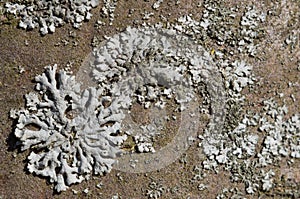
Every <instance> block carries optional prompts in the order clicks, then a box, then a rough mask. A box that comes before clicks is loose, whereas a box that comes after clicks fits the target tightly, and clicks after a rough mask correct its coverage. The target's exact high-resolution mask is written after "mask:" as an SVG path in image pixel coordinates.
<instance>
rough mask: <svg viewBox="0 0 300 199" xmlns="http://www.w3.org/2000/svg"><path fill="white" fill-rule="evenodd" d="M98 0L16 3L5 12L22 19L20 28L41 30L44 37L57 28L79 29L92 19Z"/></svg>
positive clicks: (6, 8)
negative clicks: (68, 25) (70, 25)
mask: <svg viewBox="0 0 300 199" xmlns="http://www.w3.org/2000/svg"><path fill="white" fill-rule="evenodd" d="M98 4H99V1H98V0H87V1H80V0H79V1H78V0H75V1H65V2H60V1H40V2H35V1H25V2H24V1H16V2H14V3H12V2H7V3H6V4H5V12H7V13H9V14H13V15H14V16H16V17H17V16H18V17H20V18H21V20H20V22H19V27H20V28H23V29H26V30H31V29H34V28H37V27H38V28H39V30H40V32H41V34H42V35H45V34H48V33H54V32H55V29H56V27H59V26H62V25H64V24H65V23H71V24H72V25H73V27H74V28H79V27H80V26H81V25H82V22H83V21H87V20H90V19H91V16H92V14H91V10H92V8H95V7H96V6H97V5H98Z"/></svg>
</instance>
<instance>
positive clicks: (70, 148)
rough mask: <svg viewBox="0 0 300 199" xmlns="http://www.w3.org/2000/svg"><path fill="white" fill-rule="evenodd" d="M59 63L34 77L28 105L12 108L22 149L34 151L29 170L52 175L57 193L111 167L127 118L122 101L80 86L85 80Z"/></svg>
mask: <svg viewBox="0 0 300 199" xmlns="http://www.w3.org/2000/svg"><path fill="white" fill-rule="evenodd" d="M56 69H57V66H56V65H54V66H48V67H46V71H45V73H43V74H42V75H39V76H37V77H36V78H35V81H36V82H37V85H36V90H37V91H38V92H32V93H29V94H27V95H26V108H25V109H24V108H23V109H21V110H12V111H11V113H10V116H11V117H12V118H14V119H16V121H17V125H16V127H15V129H14V134H15V136H16V137H17V138H18V139H19V144H20V145H21V150H22V151H24V150H30V151H31V153H30V155H29V156H28V164H27V167H26V168H27V169H28V171H29V172H30V173H35V174H37V175H40V176H44V177H47V178H49V180H50V182H51V183H54V184H55V187H54V188H55V190H56V191H57V192H61V191H65V190H66V189H67V188H68V186H70V185H71V184H74V183H80V182H82V181H83V180H85V179H88V178H89V176H90V174H100V175H103V174H105V173H107V172H109V171H110V170H111V169H112V165H113V164H114V162H115V158H116V155H117V153H119V152H120V150H119V147H118V146H119V145H120V144H122V142H123V141H124V140H125V139H126V136H125V135H123V136H118V130H119V128H120V120H121V119H122V117H123V114H122V112H120V107H121V106H122V105H121V104H119V102H118V101H111V102H110V106H108V107H106V106H104V105H103V103H104V101H107V100H110V99H107V98H106V97H101V94H102V90H101V89H98V90H96V89H95V88H88V89H85V90H83V91H81V90H80V84H79V83H77V82H76V81H75V77H74V76H71V75H70V74H68V73H67V72H65V71H64V70H61V71H59V72H58V73H57V72H56Z"/></svg>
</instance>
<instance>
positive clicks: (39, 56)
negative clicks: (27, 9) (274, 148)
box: [0, 0, 300, 199]
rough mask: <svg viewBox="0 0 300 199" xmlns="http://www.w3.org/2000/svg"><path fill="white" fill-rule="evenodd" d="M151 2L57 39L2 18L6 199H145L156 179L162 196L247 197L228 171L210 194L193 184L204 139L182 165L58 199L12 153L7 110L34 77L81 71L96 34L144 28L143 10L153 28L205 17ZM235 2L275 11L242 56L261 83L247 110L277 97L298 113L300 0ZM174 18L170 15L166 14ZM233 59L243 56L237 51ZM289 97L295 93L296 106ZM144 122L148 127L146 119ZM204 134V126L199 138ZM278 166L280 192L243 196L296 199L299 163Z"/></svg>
mask: <svg viewBox="0 0 300 199" xmlns="http://www.w3.org/2000/svg"><path fill="white" fill-rule="evenodd" d="M153 2H154V1H153V0H150V1H149V2H146V1H142V0H140V1H138V2H137V1H134V0H130V1H125V0H121V1H119V2H118V6H117V9H116V12H115V21H114V22H113V25H112V26H109V25H105V26H101V27H100V28H99V29H96V28H95V27H94V24H95V22H96V21H97V20H98V19H99V18H101V17H99V13H100V8H101V6H102V5H101V4H100V6H99V7H98V8H97V9H95V10H93V11H92V13H93V17H92V20H91V21H89V22H88V23H84V24H83V26H82V27H81V28H80V30H75V29H73V28H71V25H69V24H68V25H65V26H64V27H62V28H57V29H56V32H55V33H54V34H49V35H46V36H44V37H41V36H40V34H39V33H38V30H34V31H24V30H20V29H17V28H16V24H17V23H16V21H15V20H13V19H10V20H7V19H6V18H5V17H4V16H1V15H0V23H2V24H1V25H0V68H1V72H0V107H1V111H0V122H1V125H0V185H1V186H0V198H1V197H2V198H71V197H75V195H74V194H73V192H72V189H74V190H77V191H78V193H77V196H76V197H86V198H111V197H112V196H114V195H117V194H118V195H119V196H121V197H122V198H137V199H139V198H147V196H146V193H147V191H146V190H147V189H149V187H148V186H149V184H150V183H151V182H152V181H154V182H156V183H160V184H161V185H162V186H163V187H164V188H165V189H164V192H163V195H162V197H161V198H188V197H190V198H215V197H216V195H217V194H219V193H221V192H222V189H223V188H232V187H238V188H239V189H240V190H241V192H242V193H244V192H245V191H244V184H243V183H240V184H237V183H231V182H230V176H229V175H230V173H228V172H226V171H222V170H221V172H220V173H218V174H215V173H211V174H209V176H208V177H206V178H205V180H204V181H203V182H204V183H205V184H206V185H207V186H208V188H207V189H205V190H204V191H199V190H198V184H199V182H197V181H196V182H192V181H191V179H192V178H193V176H194V175H195V173H194V171H193V170H194V167H195V166H196V165H199V164H200V163H201V161H202V159H201V158H199V157H200V156H201V157H202V155H200V153H201V149H200V148H198V147H197V142H199V141H196V142H195V143H194V144H193V145H192V146H191V147H190V148H189V150H188V151H187V152H186V155H185V156H183V157H182V158H181V159H180V160H181V161H179V160H178V161H176V162H174V163H173V164H171V165H169V166H168V167H166V168H164V169H162V170H160V171H156V172H151V173H146V174H131V173H123V172H119V171H115V170H113V171H112V172H111V173H109V174H108V175H106V176H104V177H92V179H91V180H89V181H87V182H83V183H81V184H79V185H74V186H72V187H71V188H70V189H69V190H68V191H66V192H63V193H61V194H60V195H55V194H53V189H52V185H49V184H48V183H47V180H46V179H42V178H39V177H35V176H34V175H31V174H28V173H27V172H24V168H25V165H26V157H27V155H28V152H25V153H18V150H17V149H12V148H10V146H13V144H14V143H15V140H14V138H13V136H11V135H10V134H11V132H12V126H13V121H12V120H11V119H9V118H8V113H9V110H10V109H12V108H19V107H22V106H24V99H23V96H24V94H26V93H28V92H30V91H32V90H33V86H34V84H33V83H32V80H33V77H34V76H36V75H37V74H41V73H42V71H43V70H44V69H43V68H44V66H46V65H49V64H51V65H53V64H55V63H57V64H58V66H59V67H65V66H66V65H67V64H70V63H71V64H72V67H71V69H72V70H73V71H74V72H76V71H77V70H78V68H79V66H80V64H81V62H82V60H83V59H84V58H85V57H86V56H87V55H88V54H89V53H90V51H91V49H92V47H91V41H92V39H93V37H94V36H96V37H97V38H99V39H101V40H103V39H102V36H103V35H113V34H115V33H117V32H118V31H119V30H122V29H124V28H125V27H126V26H128V25H132V26H133V25H138V24H142V22H143V20H142V19H141V18H142V16H143V15H142V14H141V13H144V12H145V11H148V12H153V13H154V16H153V17H151V18H150V19H149V20H148V22H149V23H154V22H158V21H160V20H162V19H161V18H160V17H159V16H160V15H164V16H165V17H167V18H168V20H169V21H173V20H174V19H176V18H177V17H179V16H182V15H184V14H189V13H192V14H193V15H194V17H195V18H196V19H199V18H200V17H201V11H202V9H203V8H202V7H201V5H200V7H197V3H195V1H190V0H186V1H184V0H181V1H180V3H179V4H178V5H177V6H175V3H174V2H173V1H167V0H165V1H164V2H163V3H162V4H161V7H160V8H159V9H158V11H154V10H153V9H152V8H151V6H152V4H153ZM200 4H201V2H200ZM231 4H239V6H240V8H241V9H243V8H244V7H245V6H246V5H248V4H255V5H256V8H257V9H258V10H264V11H268V10H269V11H270V12H272V13H273V14H270V15H268V16H267V20H266V22H265V23H264V24H263V26H264V29H265V30H266V31H265V37H263V38H262V39H261V40H258V41H257V42H259V43H260V48H259V49H258V53H257V54H258V55H257V56H256V57H254V58H252V57H247V56H244V55H243V56H244V57H243V59H245V60H247V62H248V63H250V64H252V65H253V67H254V71H255V74H256V76H257V77H258V80H259V85H258V86H255V90H254V91H248V90H245V91H244V93H245V96H246V98H247V100H248V102H247V105H246V106H245V109H249V110H255V111H260V110H261V101H262V100H265V99H268V98H270V97H274V98H275V99H276V100H278V101H281V102H282V101H284V100H285V103H286V104H287V106H288V107H289V110H290V112H289V113H290V114H293V113H296V112H299V110H300V104H299V100H300V92H299V89H300V87H299V82H300V79H299V76H300V71H299V64H300V49H299V39H300V38H299V28H300V26H299V25H300V24H299V21H298V20H299V13H300V3H299V1H293V0H286V1H284V0H282V1H267V0H266V1H257V2H250V3H249V2H248V1H238V2H235V1H232V2H228V4H227V5H226V6H227V7H228V8H230V7H231V6H232V5H231ZM129 9H135V11H134V12H133V14H132V16H131V17H127V15H128V13H129ZM169 13H170V16H168V14H169ZM103 21H108V20H107V19H105V20H103ZM70 31H73V32H75V33H76V37H75V38H73V37H71V36H70ZM292 33H293V34H294V35H296V37H297V38H298V40H297V41H296V44H295V45H294V46H291V44H290V45H286V44H285V40H286V38H287V37H288V36H289V35H291V34H292ZM65 41H68V43H67V44H66V45H64V44H63V43H64V42H65ZM27 43H28V45H27ZM204 43H205V48H206V49H207V51H210V50H212V49H215V48H219V49H221V48H227V47H228V46H226V45H224V46H221V47H220V46H217V45H216V44H215V43H214V42H213V40H207V41H205V42H204ZM76 44H77V45H76ZM228 48H230V47H228ZM233 57H239V54H235V55H234V56H233ZM18 66H21V67H24V69H25V72H23V73H21V74H20V73H19V69H18ZM297 68H298V69H297ZM289 82H293V83H295V82H298V85H296V86H291V87H289V86H288V83H289ZM277 93H283V94H284V96H283V97H282V98H280V97H279V96H278V95H277ZM291 94H293V95H294V98H295V102H294V101H293V100H292V98H291V96H290V95H291ZM138 108H139V107H137V109H138ZM136 112H138V111H136ZM138 120H139V121H141V122H143V119H141V118H139V119H138ZM201 130H202V129H199V133H201ZM272 167H273V169H274V171H276V173H277V175H276V179H275V182H276V185H277V187H276V188H274V189H272V190H271V191H270V192H266V193H262V192H257V193H256V194H254V195H245V196H244V197H246V198H258V197H259V196H260V197H261V198H284V197H286V198H289V197H291V196H290V195H288V194H286V190H290V192H293V191H297V190H300V178H299V173H300V170H299V168H300V162H299V160H297V161H295V162H294V163H293V164H291V165H288V164H287V161H284V160H283V161H281V163H280V166H272ZM100 182H102V183H103V186H102V187H101V188H97V187H96V185H97V184H99V183H100ZM203 182H201V183H203ZM86 188H88V189H89V192H88V193H87V194H85V193H83V192H82V191H83V190H84V189H86ZM228 197H229V196H228Z"/></svg>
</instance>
